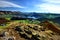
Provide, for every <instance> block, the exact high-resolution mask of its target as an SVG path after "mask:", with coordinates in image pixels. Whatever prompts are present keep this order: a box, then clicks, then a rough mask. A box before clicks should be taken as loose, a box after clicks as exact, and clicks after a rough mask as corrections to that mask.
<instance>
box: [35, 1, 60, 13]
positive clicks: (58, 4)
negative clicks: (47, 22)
mask: <svg viewBox="0 0 60 40" xmlns="http://www.w3.org/2000/svg"><path fill="white" fill-rule="evenodd" d="M42 1H43V3H42V4H37V5H35V6H36V7H37V8H39V9H38V10H40V11H41V12H48V13H60V0H42Z"/></svg>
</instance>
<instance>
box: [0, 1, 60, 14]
mask: <svg viewBox="0 0 60 40" xmlns="http://www.w3.org/2000/svg"><path fill="white" fill-rule="evenodd" d="M0 10H8V11H22V12H40V13H60V0H0Z"/></svg>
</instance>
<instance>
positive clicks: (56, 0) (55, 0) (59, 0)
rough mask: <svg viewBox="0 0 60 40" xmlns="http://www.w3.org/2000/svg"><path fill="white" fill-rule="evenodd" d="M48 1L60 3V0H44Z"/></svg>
mask: <svg viewBox="0 0 60 40" xmlns="http://www.w3.org/2000/svg"><path fill="white" fill-rule="evenodd" d="M43 1H45V2H48V3H60V0H43Z"/></svg>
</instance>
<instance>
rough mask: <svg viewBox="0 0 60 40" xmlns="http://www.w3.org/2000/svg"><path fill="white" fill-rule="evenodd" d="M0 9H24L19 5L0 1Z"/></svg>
mask: <svg viewBox="0 0 60 40" xmlns="http://www.w3.org/2000/svg"><path fill="white" fill-rule="evenodd" d="M0 7H17V8H24V7H23V6H21V5H17V4H15V3H12V2H8V1H1V0H0Z"/></svg>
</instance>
